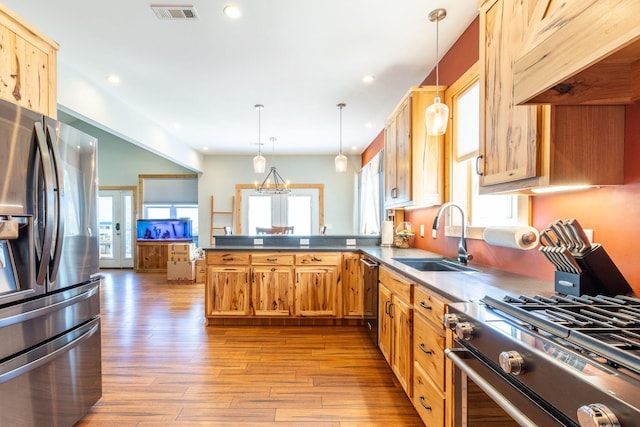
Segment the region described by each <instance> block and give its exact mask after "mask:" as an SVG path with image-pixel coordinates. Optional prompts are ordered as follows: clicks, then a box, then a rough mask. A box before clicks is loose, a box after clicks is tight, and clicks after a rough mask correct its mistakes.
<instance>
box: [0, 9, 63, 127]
mask: <svg viewBox="0 0 640 427" xmlns="http://www.w3.org/2000/svg"><path fill="white" fill-rule="evenodd" d="M58 49H59V46H58V44H57V43H56V42H54V41H53V40H51V39H50V38H49V37H47V36H46V35H44V34H43V33H41V32H40V31H38V30H37V29H36V28H34V27H33V26H31V25H30V24H28V23H27V22H25V21H24V20H23V19H22V18H21V17H19V16H18V15H16V14H15V13H14V12H13V11H11V10H10V9H8V8H7V7H6V6H4V5H3V4H0V81H2V84H0V98H2V99H5V100H7V101H9V102H12V103H14V104H18V105H20V106H22V107H25V108H28V109H30V110H34V111H37V112H38V113H41V114H44V115H46V116H49V117H52V118H56V117H57V112H58V105H57V95H56V83H57V65H56V63H57V59H56V55H57V51H58Z"/></svg>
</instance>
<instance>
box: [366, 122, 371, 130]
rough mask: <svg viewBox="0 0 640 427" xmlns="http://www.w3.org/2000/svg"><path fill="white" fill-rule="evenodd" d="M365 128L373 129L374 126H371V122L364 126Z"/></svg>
mask: <svg viewBox="0 0 640 427" xmlns="http://www.w3.org/2000/svg"><path fill="white" fill-rule="evenodd" d="M364 127H366V128H367V129H371V128H372V127H373V125H372V124H371V122H367V123H365V124H364Z"/></svg>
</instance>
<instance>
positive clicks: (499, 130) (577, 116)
mask: <svg viewBox="0 0 640 427" xmlns="http://www.w3.org/2000/svg"><path fill="white" fill-rule="evenodd" d="M535 5H536V0H524V1H518V2H511V1H505V0H487V1H485V2H484V3H482V4H481V6H480V98H481V120H480V128H481V130H480V134H481V141H480V157H479V159H478V170H479V171H478V172H479V173H480V174H481V176H480V194H490V193H523V194H528V193H529V192H531V190H532V189H537V188H542V187H552V186H566V185H594V186H595V185H615V184H622V182H623V154H624V107H622V106H595V105H589V106H587V105H585V106H550V105H531V106H522V105H516V104H515V100H514V96H513V88H514V75H513V66H514V62H515V60H516V59H517V57H518V56H519V55H520V53H521V49H522V44H523V43H524V39H525V36H526V32H527V28H528V24H529V21H530V19H531V16H532V13H533V11H534V8H535Z"/></svg>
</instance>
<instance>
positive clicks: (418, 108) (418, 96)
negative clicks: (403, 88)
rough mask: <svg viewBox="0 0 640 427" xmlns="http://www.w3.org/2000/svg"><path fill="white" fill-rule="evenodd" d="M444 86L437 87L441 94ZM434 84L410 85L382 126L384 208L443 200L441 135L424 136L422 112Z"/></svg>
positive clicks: (418, 204)
mask: <svg viewBox="0 0 640 427" xmlns="http://www.w3.org/2000/svg"><path fill="white" fill-rule="evenodd" d="M445 89H446V87H444V86H440V87H439V91H440V94H441V96H444V90H445ZM435 96H436V87H435V86H423V87H413V88H411V90H410V91H409V92H408V93H407V95H406V96H405V97H404V98H403V99H402V100H401V101H400V103H399V104H398V106H397V107H396V108H395V110H394V111H393V113H392V114H391V116H390V117H389V119H388V120H387V123H386V125H385V129H384V178H385V179H384V187H385V188H384V204H385V208H401V207H407V206H430V205H439V204H441V203H442V201H443V200H442V194H443V187H444V182H443V177H444V174H443V168H444V137H443V136H437V137H436V136H427V132H426V123H425V117H424V113H425V110H426V109H427V107H428V106H429V105H431V104H432V103H433V99H434V98H435Z"/></svg>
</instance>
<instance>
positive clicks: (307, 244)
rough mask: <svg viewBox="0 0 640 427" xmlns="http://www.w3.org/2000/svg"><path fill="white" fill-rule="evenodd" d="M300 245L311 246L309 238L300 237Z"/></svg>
mask: <svg viewBox="0 0 640 427" xmlns="http://www.w3.org/2000/svg"><path fill="white" fill-rule="evenodd" d="M300 246H309V239H300Z"/></svg>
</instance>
